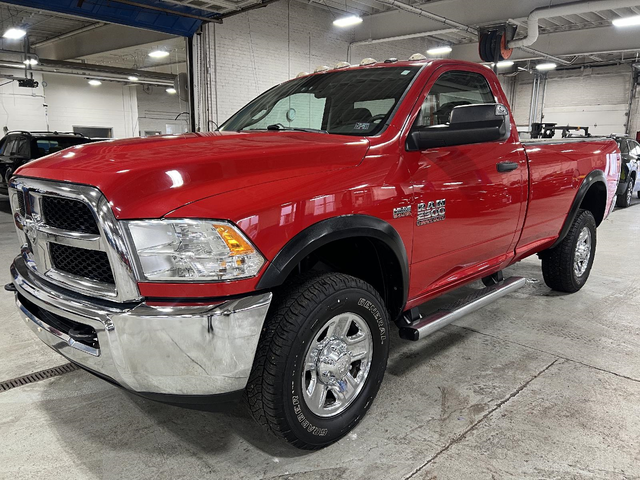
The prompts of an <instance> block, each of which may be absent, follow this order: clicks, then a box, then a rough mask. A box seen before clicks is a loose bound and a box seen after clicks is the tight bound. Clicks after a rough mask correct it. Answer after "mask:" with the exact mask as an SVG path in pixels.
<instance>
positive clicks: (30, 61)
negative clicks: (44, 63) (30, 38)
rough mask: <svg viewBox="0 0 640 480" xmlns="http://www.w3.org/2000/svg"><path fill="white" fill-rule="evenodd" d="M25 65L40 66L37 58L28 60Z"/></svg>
mask: <svg viewBox="0 0 640 480" xmlns="http://www.w3.org/2000/svg"><path fill="white" fill-rule="evenodd" d="M22 63H24V64H25V65H37V64H38V59H37V58H33V57H31V58H27V59H26V60H25V61H24V62H22Z"/></svg>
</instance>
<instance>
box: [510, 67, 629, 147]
mask: <svg viewBox="0 0 640 480" xmlns="http://www.w3.org/2000/svg"><path fill="white" fill-rule="evenodd" d="M559 75H561V76H559ZM631 81H632V76H631V70H630V68H629V67H614V68H613V69H602V70H592V69H586V70H584V71H582V70H576V71H575V72H573V71H572V72H566V73H562V74H550V75H549V78H548V79H547V89H546V93H545V98H544V106H543V108H542V112H543V113H544V121H545V122H549V123H557V124H559V125H577V126H583V127H589V132H590V133H593V134H597V135H609V134H611V133H624V132H625V129H626V123H627V111H628V108H629V92H630V89H631ZM531 89H532V83H530V79H529V78H527V79H526V81H522V79H521V80H520V82H519V84H518V86H517V88H516V98H517V101H516V102H515V103H516V105H515V109H514V115H515V119H516V123H517V124H518V125H521V126H523V125H528V123H529V108H530V102H531V100H530V99H531ZM540 101H542V92H541V93H540ZM538 112H540V109H539V110H538ZM537 121H540V115H539V114H538V119H537Z"/></svg>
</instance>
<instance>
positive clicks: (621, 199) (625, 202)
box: [616, 179, 640, 208]
mask: <svg viewBox="0 0 640 480" xmlns="http://www.w3.org/2000/svg"><path fill="white" fill-rule="evenodd" d="M638 193H639V194H640V192H638ZM632 197H633V180H632V179H631V180H629V183H628V184H627V188H626V190H625V191H624V193H623V194H622V195H618V196H617V197H616V206H618V207H620V208H627V207H629V206H631V198H632Z"/></svg>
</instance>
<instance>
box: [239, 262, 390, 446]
mask: <svg viewBox="0 0 640 480" xmlns="http://www.w3.org/2000/svg"><path fill="white" fill-rule="evenodd" d="M277 298H278V301H277V303H276V304H274V305H273V307H272V309H271V311H270V314H269V317H268V319H267V321H266V323H265V328H264V330H263V332H262V336H261V338H260V343H259V345H258V351H257V353H256V358H255V360H254V365H253V369H252V371H251V375H250V378H249V383H248V384H247V400H248V403H249V409H250V411H251V414H252V416H253V418H254V419H255V420H256V421H257V422H258V423H260V424H262V425H263V426H264V427H266V428H267V429H268V430H270V431H271V432H273V433H274V434H276V435H277V436H279V437H281V438H283V439H285V440H286V441H288V442H289V443H291V444H293V445H294V446H296V447H299V448H304V449H318V448H322V447H324V446H327V445H329V444H331V443H333V442H335V441H337V440H338V439H340V438H341V437H343V436H344V435H346V434H347V433H348V432H349V431H350V430H351V429H352V428H353V427H355V425H356V424H357V423H358V422H359V421H360V419H362V417H363V416H364V414H365V413H366V412H367V410H368V409H369V407H370V406H371V403H372V401H373V399H374V398H375V396H376V394H377V393H378V389H379V388H380V383H381V382H382V378H383V376H384V371H385V368H386V365H387V357H388V353H389V342H388V338H387V337H388V330H389V320H388V315H387V312H386V309H385V307H384V303H383V301H382V299H381V298H380V295H379V294H378V292H376V290H375V289H374V288H373V287H371V286H370V285H369V284H367V283H366V282H364V281H362V280H360V279H357V278H354V277H351V276H348V275H343V274H337V273H330V274H322V275H319V276H313V277H310V278H308V279H306V280H304V281H302V282H297V284H296V285H293V286H291V287H290V288H287V289H285V290H283V291H281V292H279V295H278V296H277Z"/></svg>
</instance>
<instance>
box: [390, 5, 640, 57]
mask: <svg viewBox="0 0 640 480" xmlns="http://www.w3.org/2000/svg"><path fill="white" fill-rule="evenodd" d="M391 1H393V0H391ZM638 5H640V0H592V1H587V2H584V1H583V2H570V3H564V4H561V5H554V6H550V7H540V8H536V9H535V10H533V11H532V12H531V13H530V14H529V16H528V17H527V36H526V37H524V38H521V39H519V40H512V41H511V42H509V48H519V47H528V46H529V45H533V44H534V43H535V42H536V40H538V35H539V29H538V27H539V24H540V20H542V19H545V18H551V17H561V16H564V15H578V14H580V13H590V12H599V11H602V10H611V9H614V8H625V7H635V6H638Z"/></svg>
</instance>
